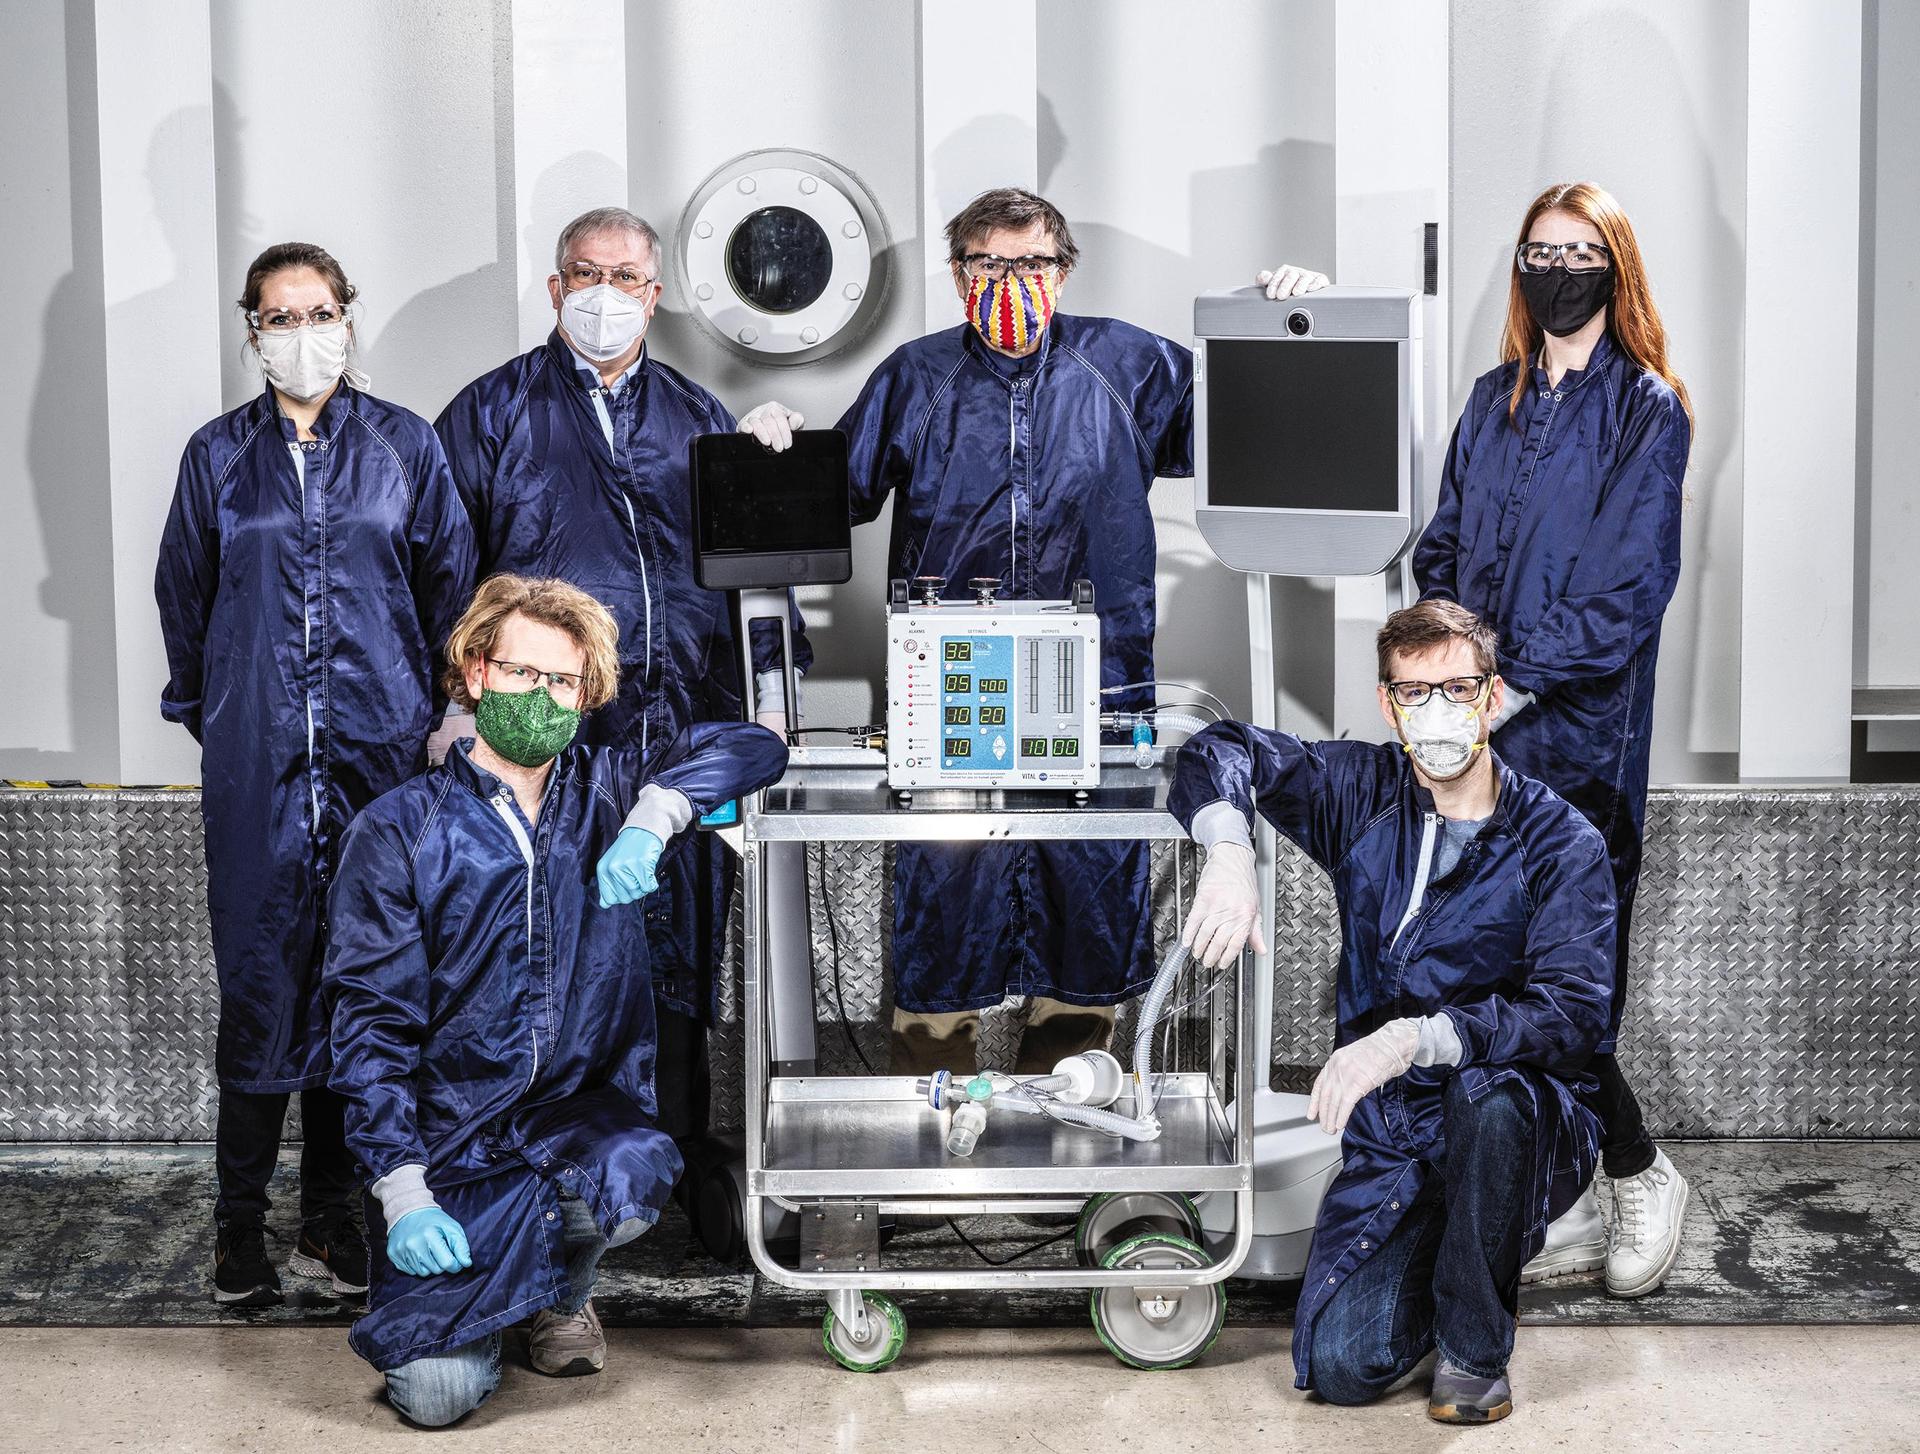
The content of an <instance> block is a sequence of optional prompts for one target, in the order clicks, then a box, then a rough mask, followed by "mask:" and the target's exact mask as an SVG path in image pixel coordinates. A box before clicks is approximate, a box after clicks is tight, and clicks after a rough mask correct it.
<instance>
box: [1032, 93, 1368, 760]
mask: <svg viewBox="0 0 1920 1454" xmlns="http://www.w3.org/2000/svg"><path fill="white" fill-rule="evenodd" d="M1040 135H1041V139H1042V147H1041V152H1040V189H1041V191H1042V192H1043V193H1045V192H1046V190H1047V188H1048V186H1049V185H1050V183H1051V180H1052V177H1053V174H1054V172H1055V170H1056V169H1057V167H1058V166H1059V164H1060V162H1061V160H1062V159H1063V157H1064V155H1065V153H1066V151H1067V148H1068V146H1069V145H1070V139H1069V138H1068V137H1067V135H1066V134H1065V132H1064V131H1063V130H1062V128H1061V126H1060V124H1059V120H1058V116H1057V113H1056V111H1055V108H1054V106H1053V104H1052V103H1051V102H1050V101H1048V100H1047V98H1046V97H1044V96H1043V97H1042V98H1041V103H1040ZM1332 196H1333V149H1332V148H1331V147H1329V146H1327V145H1325V144H1324V143H1320V142H1309V141H1298V140H1294V141H1285V142H1282V143H1280V144H1278V145H1275V146H1269V147H1263V148H1261V149H1260V151H1259V153H1258V154H1257V156H1256V159H1255V161H1254V162H1253V164H1252V165H1250V166H1242V167H1220V168H1214V169H1212V170H1208V171H1201V172H1196V173H1195V174H1194V175H1193V177H1192V179H1191V181H1190V183H1189V201H1188V216H1189V218H1190V219H1191V224H1190V227H1189V237H1188V245H1187V250H1186V251H1185V252H1178V251H1175V250H1173V249H1171V248H1167V247H1163V246H1161V245H1160V244H1158V243H1155V242H1152V241H1149V240H1148V239H1146V238H1144V237H1141V236H1140V235H1138V234H1136V233H1132V232H1128V231H1125V230H1123V229H1121V228H1118V227H1114V226H1112V225H1111V224H1107V223H1101V222H1085V223H1083V222H1080V221H1078V220H1074V219H1070V220H1071V221H1072V222H1073V229H1074V238H1075V240H1076V241H1077V242H1078V243H1079V245H1080V265H1079V268H1078V269H1077V271H1076V273H1075V276H1074V278H1073V279H1072V281H1071V282H1070V283H1069V285H1068V288H1067V291H1066V293H1065V296H1064V297H1063V300H1062V302H1063V305H1064V306H1065V307H1066V308H1067V309H1068V310H1070V311H1072V310H1075V305H1076V304H1079V305H1081V306H1080V308H1079V310H1078V311H1084V312H1089V313H1103V312H1108V311H1111V312H1113V313H1114V314H1115V315H1116V316H1119V317H1122V318H1125V319H1126V320H1127V321H1129V322H1135V323H1140V324H1142V326H1150V325H1148V324H1147V322H1146V320H1145V319H1143V318H1141V317H1140V316H1139V314H1138V313H1130V312H1129V310H1128V309H1127V308H1126V302H1127V300H1129V299H1142V298H1150V299H1154V300H1156V303H1157V306H1158V307H1159V309H1160V311H1161V316H1162V322H1161V324H1160V327H1161V328H1162V329H1163V330H1164V331H1165V332H1166V333H1167V334H1168V335H1169V336H1171V337H1172V338H1174V339H1175V340H1176V341H1178V342H1180V343H1183V344H1190V343H1191V341H1192V333H1193V327H1192V312H1191V306H1190V299H1191V297H1192V295H1193V294H1195V293H1198V292H1201V291H1204V290H1206V289H1209V288H1229V287H1238V286H1240V285H1241V284H1243V283H1251V282H1252V281H1253V276H1254V274H1255V273H1256V272H1257V271H1258V270H1259V269H1260V268H1262V267H1271V266H1273V265H1274V264H1276V263H1278V262H1280V261H1283V260H1284V261H1288V262H1299V263H1303V264H1307V265H1310V266H1315V267H1321V268H1330V267H1331V266H1332V259H1333V216H1332V209H1331V199H1332ZM1169 289H1171V290H1173V291H1175V292H1176V293H1177V294H1178V303H1177V308H1178V315H1177V317H1176V316H1175V315H1174V314H1172V313H1168V312H1166V311H1165V300H1164V294H1165V293H1166V292H1167V290H1169ZM1273 448H1274V450H1275V451H1276V452H1281V451H1284V450H1285V448H1286V422H1285V420H1284V419H1279V418H1277V419H1275V421H1274V423H1273ZM1193 499H1194V493H1193V487H1192V486H1191V485H1190V484H1188V483H1187V482H1185V481H1173V482H1162V483H1160V484H1159V485H1158V486H1157V488H1156V490H1155V499H1154V506H1155V509H1154V514H1155V517H1156V530H1157V534H1158V537H1159V567H1158V574H1159V582H1160V584H1159V624H1158V630H1157V632H1156V636H1155V650H1154V661H1155V671H1156V674H1157V676H1158V677H1159V678H1160V679H1161V680H1163V681H1167V682H1180V681H1187V682H1196V683H1198V684H1201V685H1203V686H1206V687H1208V688H1209V689H1210V690H1212V691H1214V692H1216V693H1217V694H1219V695H1220V696H1222V697H1224V698H1226V700H1227V702H1228V704H1229V705H1230V706H1231V707H1232V708H1233V710H1234V711H1235V712H1236V713H1243V712H1245V711H1246V710H1247V707H1248V705H1249V700H1250V698H1249V692H1250V690H1251V684H1250V682H1249V680H1248V673H1247V667H1246V663H1247V659H1248V657H1247V652H1248V639H1247V626H1246V623H1247V600H1246V578H1245V577H1244V576H1243V575H1241V574H1240V573H1239V572H1237V571H1233V570H1230V569H1228V568H1227V567H1226V566H1224V565H1222V564H1221V563H1220V562H1219V561H1218V560H1217V559H1216V558H1215V557H1214V555H1213V553H1212V552H1211V551H1210V550H1209V549H1208V548H1207V546H1206V543H1205V541H1204V540H1202V539H1201V537H1200V533H1199V530H1198V528H1197V527H1196V526H1195V525H1194V517H1193ZM1273 584H1274V589H1273V594H1274V608H1275V629H1274V650H1275V656H1276V663H1275V666H1276V670H1275V677H1276V680H1277V681H1278V682H1281V683H1285V684H1286V688H1285V690H1283V691H1282V694H1281V700H1280V703H1279V708H1278V712H1279V717H1280V719H1281V722H1282V724H1283V725H1284V726H1286V727H1287V728H1288V729H1289V730H1292V731H1298V732H1304V733H1306V734H1307V735H1310V736H1318V735H1325V734H1326V733H1327V732H1328V731H1330V730H1331V729H1330V724H1331V723H1332V720H1333V702H1332V694H1333V641H1334V632H1333V593H1332V591H1331V589H1329V587H1328V584H1327V583H1326V582H1325V581H1320V580H1309V579H1301V578H1286V577H1283V578H1278V579H1276V580H1275V581H1274V583H1273ZM1163 696H1164V697H1165V698H1166V699H1167V700H1175V699H1176V697H1177V694H1176V693H1171V692H1169V693H1164V694H1163Z"/></svg>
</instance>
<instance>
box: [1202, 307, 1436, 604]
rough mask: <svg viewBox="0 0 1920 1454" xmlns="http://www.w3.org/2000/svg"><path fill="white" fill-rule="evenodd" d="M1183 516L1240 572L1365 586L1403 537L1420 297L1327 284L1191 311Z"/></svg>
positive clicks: (1413, 474) (1413, 435) (1406, 533)
mask: <svg viewBox="0 0 1920 1454" xmlns="http://www.w3.org/2000/svg"><path fill="white" fill-rule="evenodd" d="M1193 332H1194V361H1193V395H1194V397H1193V412H1194V465H1195V487H1196V496H1195V512H1194V513H1195V519H1196V521H1197V523H1198V524H1199V526H1200V534H1201V535H1202V536H1203V537H1204V538H1205V540H1206V542H1207V546H1208V548H1209V549H1210V550H1212V551H1213V553H1214V554H1215V555H1216V556H1218V557H1219V558H1220V559H1221V561H1223V562H1224V563H1225V564H1227V565H1230V566H1232V567H1233V568H1234V569H1235V570H1240V571H1260V572H1267V573H1271V574H1277V575H1293V576H1369V575H1374V574H1376V573H1377V572H1379V571H1382V570H1385V569H1386V568H1387V566H1388V565H1390V564H1391V563H1392V562H1393V560H1394V559H1395V557H1397V556H1398V555H1399V554H1400V552H1401V550H1402V549H1403V548H1404V547H1405V546H1406V543H1407V541H1408V540H1409V539H1410V538H1411V537H1412V534H1413V522H1414V513H1415V509H1414V497H1415V492H1416V489H1417V483H1416V482H1417V481H1418V480H1419V477H1420V476H1419V470H1418V467H1417V462H1416V455H1417V447H1418V443H1419V438H1420V409H1419V405H1420V394H1419V388H1418V384H1417V380H1418V377H1419V373H1418V369H1419V356H1420V336H1421V330H1420V299H1419V298H1417V297H1416V296H1415V295H1414V294H1412V293H1407V292H1401V291H1399V290H1397V289H1393V288H1360V287H1334V288H1325V289H1322V290H1321V291H1320V292H1317V293H1308V294H1305V295H1304V296H1302V297H1299V298H1292V299H1289V300H1287V301H1286V302H1284V303H1276V302H1273V301H1272V300H1270V299H1269V298H1267V297H1266V295H1265V294H1264V293H1263V292H1262V291H1261V290H1260V289H1259V288H1234V289H1230V290H1224V291H1220V292H1212V293H1202V294H1201V295H1200V296H1199V297H1197V298H1195V299H1194V301H1193Z"/></svg>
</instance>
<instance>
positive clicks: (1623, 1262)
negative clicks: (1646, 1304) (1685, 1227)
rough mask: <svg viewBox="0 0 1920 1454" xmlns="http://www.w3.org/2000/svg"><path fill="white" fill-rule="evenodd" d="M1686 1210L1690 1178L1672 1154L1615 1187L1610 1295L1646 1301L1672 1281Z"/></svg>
mask: <svg viewBox="0 0 1920 1454" xmlns="http://www.w3.org/2000/svg"><path fill="white" fill-rule="evenodd" d="M1686 1212H1687V1179H1686V1178H1685V1177H1684V1176H1682V1175H1681V1174H1680V1173H1679V1172H1678V1171H1676V1170H1675V1169H1674V1165H1673V1163H1672V1162H1671V1161H1669V1160H1667V1153H1666V1152H1664V1151H1655V1152H1654V1156H1653V1165H1652V1166H1649V1167H1648V1168H1647V1169H1646V1170H1645V1171H1643V1172H1641V1173H1640V1174H1639V1175H1638V1176H1625V1177H1621V1178H1620V1179H1619V1180H1618V1181H1616V1182H1614V1184H1613V1229H1612V1235H1611V1236H1610V1237H1609V1238H1608V1247H1607V1291H1608V1292H1610V1293H1612V1294H1613V1295H1614V1296H1615V1297H1645V1296H1646V1295H1647V1294H1648V1293H1650V1292H1652V1291H1654V1290H1655V1289H1656V1288H1658V1287H1659V1286H1660V1284H1661V1283H1663V1282H1665V1281H1666V1280H1667V1273H1668V1271H1669V1270H1670V1269H1671V1268H1672V1267H1673V1259H1674V1258H1675V1257H1677V1256H1679V1255H1680V1223H1681V1221H1682V1219H1683V1218H1684V1217H1685V1216H1686Z"/></svg>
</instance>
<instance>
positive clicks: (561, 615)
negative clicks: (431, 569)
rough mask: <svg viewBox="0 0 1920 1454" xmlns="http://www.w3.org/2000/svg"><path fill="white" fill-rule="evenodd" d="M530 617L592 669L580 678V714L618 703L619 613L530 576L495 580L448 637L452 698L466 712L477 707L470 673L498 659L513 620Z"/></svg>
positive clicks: (574, 589)
mask: <svg viewBox="0 0 1920 1454" xmlns="http://www.w3.org/2000/svg"><path fill="white" fill-rule="evenodd" d="M516 614H518V615H521V616H525V617H526V618H527V619H528V620H529V621H538V622H539V623H540V624H541V625H543V626H551V627H553V628H554V629H555V630H556V631H564V632H566V634H567V635H568V636H570V637H572V638H573V640H574V642H575V643H576V644H577V645H578V646H579V648H580V650H581V652H582V653H583V654H584V655H585V656H586V659H587V664H586V667H585V669H584V670H583V671H582V672H581V674H580V710H581V711H583V712H591V711H592V710H593V709H594V708H595V707H604V706H605V705H606V704H607V703H608V702H611V701H612V700H613V694H614V692H615V691H616V690H617V689H618V688H619V685H620V628H619V626H618V625H617V624H615V622H614V619H613V613H612V612H611V611H609V610H608V609H607V608H606V607H605V606H603V605H601V604H600V603H599V602H598V601H596V600H595V599H594V598H593V597H592V596H590V595H588V594H587V593H586V592H585V591H583V590H581V589H580V588H579V587H578V586H576V585H571V584H569V583H568V582H566V581H561V580H552V579H535V578H532V577H529V576H514V575H497V576H489V577H488V578H487V579H486V580H484V581H482V582H481V583H480V589H479V590H477V591H475V592H474V593H473V600H472V601H471V602H470V603H469V604H468V606H467V609H466V612H465V614H464V615H462V616H461V617H460V620H459V623H458V624H457V625H456V626H455V627H454V628H453V634H452V635H451V636H449V637H448V638H447V671H446V676H445V677H444V679H443V682H444V685H445V686H446V689H447V696H448V697H449V698H451V699H452V700H453V701H455V702H457V703H459V704H460V705H461V706H463V707H472V706H473V705H474V701H473V696H472V694H471V693H470V692H468V691H467V668H468V667H469V666H471V665H472V664H473V663H475V662H477V661H482V660H484V659H486V658H488V657H490V656H492V655H493V654H494V652H495V650H496V649H497V647H498V644H499V641H500V632H501V630H502V629H503V628H504V627H505V626H506V624H507V618H508V617H510V616H513V615H516Z"/></svg>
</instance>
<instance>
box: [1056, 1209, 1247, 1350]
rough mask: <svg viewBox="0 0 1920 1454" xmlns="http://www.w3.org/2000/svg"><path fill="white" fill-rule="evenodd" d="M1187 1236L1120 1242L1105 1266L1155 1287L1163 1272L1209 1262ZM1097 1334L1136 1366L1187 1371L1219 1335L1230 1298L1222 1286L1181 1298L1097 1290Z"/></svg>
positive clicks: (1151, 1235)
mask: <svg viewBox="0 0 1920 1454" xmlns="http://www.w3.org/2000/svg"><path fill="white" fill-rule="evenodd" d="M1211 1260H1212V1259H1210V1258H1209V1257H1208V1256H1207V1254H1206V1253H1205V1252H1204V1251H1202V1250H1201V1249H1200V1247H1199V1246H1198V1245H1196V1244H1195V1243H1193V1242H1190V1241H1188V1240H1187V1239H1186V1238H1185V1237H1172V1236H1168V1235H1166V1234H1165V1233H1160V1232H1150V1233H1148V1234H1147V1235H1146V1236H1143V1237H1134V1238H1132V1239H1131V1240H1129V1241H1126V1242H1122V1243H1121V1244H1120V1245H1119V1246H1118V1247H1115V1248H1114V1249H1113V1250H1112V1251H1110V1252H1109V1253H1107V1255H1106V1257H1105V1258H1104V1259H1103V1261H1102V1262H1101V1266H1103V1267H1107V1268H1115V1269H1118V1268H1125V1269H1127V1270H1128V1271H1134V1272H1139V1273H1140V1274H1142V1276H1141V1287H1143V1288H1147V1289H1151V1288H1152V1287H1153V1285H1154V1284H1153V1274H1154V1272H1155V1271H1157V1270H1162V1269H1173V1268H1180V1269H1193V1268H1200V1267H1205V1266H1207V1265H1208V1263H1209V1262H1210V1261H1211ZM1088 1301H1089V1304H1090V1306H1091V1309H1092V1312H1093V1330H1094V1331H1095V1332H1096V1333H1098V1334H1099V1335H1100V1341H1101V1342H1102V1343H1104V1344H1106V1345H1107V1351H1108V1352H1109V1353H1111V1354H1113V1356H1114V1357H1115V1358H1118V1359H1119V1360H1120V1361H1121V1362H1122V1363H1125V1364H1128V1365H1130V1366H1131V1367H1134V1368H1147V1369H1155V1368H1184V1367H1186V1366H1187V1364H1189V1363H1191V1362H1193V1360H1194V1359H1196V1358H1198V1357H1199V1356H1200V1355H1201V1354H1202V1353H1205V1352H1206V1351H1207V1349H1209V1348H1211V1347H1212V1346H1213V1340H1214V1339H1216V1338H1218V1337H1219V1336H1220V1329H1221V1327H1222V1326H1223V1325H1224V1324H1225V1323H1226V1321H1227V1294H1226V1290H1225V1289H1224V1288H1222V1287H1221V1286H1220V1284H1219V1283H1217V1282H1215V1283H1209V1284H1207V1285H1206V1286H1204V1287H1189V1288H1184V1289H1182V1290H1181V1293H1180V1296H1179V1298H1178V1299H1177V1300H1176V1299H1173V1298H1164V1297H1153V1296H1147V1297H1144V1298H1143V1297H1141V1296H1140V1289H1139V1288H1132V1287H1102V1288H1095V1289H1094V1292H1093V1296H1092V1297H1091V1298H1090V1299H1089V1300H1088Z"/></svg>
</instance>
